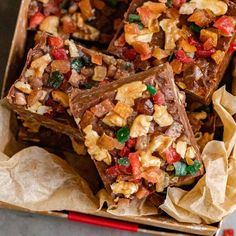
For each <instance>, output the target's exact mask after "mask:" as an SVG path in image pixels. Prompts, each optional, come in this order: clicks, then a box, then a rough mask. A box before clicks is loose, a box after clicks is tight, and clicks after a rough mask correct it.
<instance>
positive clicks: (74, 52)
mask: <svg viewBox="0 0 236 236" xmlns="http://www.w3.org/2000/svg"><path fill="white" fill-rule="evenodd" d="M65 45H67V46H69V51H70V56H71V57H79V50H78V48H77V47H76V45H75V43H74V41H73V40H69V39H67V40H66V41H65Z"/></svg>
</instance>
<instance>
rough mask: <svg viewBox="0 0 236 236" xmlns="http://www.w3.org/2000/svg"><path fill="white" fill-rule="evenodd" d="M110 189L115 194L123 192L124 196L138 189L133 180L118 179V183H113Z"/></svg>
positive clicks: (128, 195) (127, 196)
mask: <svg viewBox="0 0 236 236" xmlns="http://www.w3.org/2000/svg"><path fill="white" fill-rule="evenodd" d="M111 189H112V191H113V193H115V194H123V195H124V196H125V197H126V198H129V197H130V195H132V194H134V193H136V192H137V191H138V184H135V183H133V182H125V181H120V182H118V183H113V184H112V185H111Z"/></svg>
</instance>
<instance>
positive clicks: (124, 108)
mask: <svg viewBox="0 0 236 236" xmlns="http://www.w3.org/2000/svg"><path fill="white" fill-rule="evenodd" d="M113 111H114V112H116V113H117V114H119V116H121V117H122V118H124V119H127V118H128V117H129V116H130V115H131V114H132V112H133V109H132V108H131V107H130V106H128V105H126V104H125V103H123V102H117V104H116V105H115V107H114V108H113Z"/></svg>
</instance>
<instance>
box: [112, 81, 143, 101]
mask: <svg viewBox="0 0 236 236" xmlns="http://www.w3.org/2000/svg"><path fill="white" fill-rule="evenodd" d="M146 89H147V86H146V85H145V84H143V83H142V82H141V81H138V82H132V83H129V84H125V85H123V86H121V87H120V88H119V89H118V91H117V94H116V100H118V101H121V102H123V103H125V104H127V105H129V106H133V105H134V100H135V99H137V98H139V97H142V94H143V92H144V91H145V90H146Z"/></svg>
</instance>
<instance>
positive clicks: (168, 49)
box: [108, 0, 236, 103]
mask: <svg viewBox="0 0 236 236" xmlns="http://www.w3.org/2000/svg"><path fill="white" fill-rule="evenodd" d="M235 17H236V4H235V3H234V2H232V1H229V0H211V1H208V0H187V1H185V0H184V1H174V0H173V1H172V0H170V1H144V0H133V1H132V3H131V5H130V7H129V9H128V11H127V12H126V14H125V19H124V21H123V24H122V25H121V26H120V28H119V30H118V32H117V34H116V35H115V37H114V39H113V40H112V42H111V44H110V46H109V49H108V51H109V52H111V53H113V54H115V55H117V56H119V57H121V58H124V59H126V60H129V61H133V62H134V64H135V66H136V69H137V70H146V69H147V68H150V67H152V66H154V65H159V64H162V63H163V62H166V61H169V62H170V64H171V66H172V68H173V71H174V74H175V81H176V84H177V85H178V87H179V88H181V89H183V90H184V91H185V92H186V93H187V94H188V95H190V96H191V97H192V98H193V99H198V100H199V101H201V102H203V103H209V102H210V99H211V95H212V93H213V92H214V91H215V90H216V88H217V87H218V85H219V83H220V81H221V79H222V77H223V75H224V72H225V70H226V67H227V66H228V64H229V61H230V58H231V55H232V53H231V51H232V50H231V48H232V46H231V45H232V44H233V42H234V39H235V23H236V21H235V19H236V18H235Z"/></svg>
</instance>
